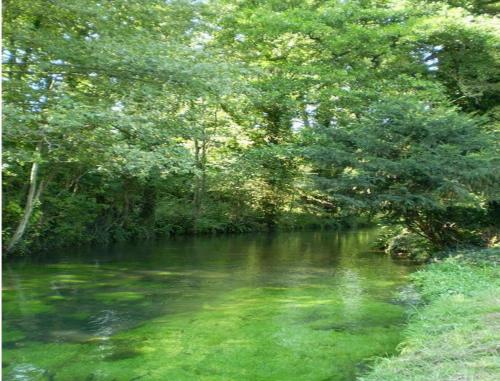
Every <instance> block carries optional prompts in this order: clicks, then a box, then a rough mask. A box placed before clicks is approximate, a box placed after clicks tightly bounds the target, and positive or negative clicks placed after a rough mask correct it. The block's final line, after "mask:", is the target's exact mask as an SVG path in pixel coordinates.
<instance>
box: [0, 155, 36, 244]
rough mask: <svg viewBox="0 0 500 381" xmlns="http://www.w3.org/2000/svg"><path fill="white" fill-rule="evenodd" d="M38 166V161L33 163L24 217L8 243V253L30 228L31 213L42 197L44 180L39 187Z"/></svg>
mask: <svg viewBox="0 0 500 381" xmlns="http://www.w3.org/2000/svg"><path fill="white" fill-rule="evenodd" d="M38 168H39V163H38V161H35V162H33V164H32V165H31V172H30V183H29V190H28V196H27V197H26V204H25V205H24V213H23V217H22V218H21V221H19V224H18V226H17V229H16V231H15V233H14V235H13V236H12V238H11V240H10V242H9V244H8V245H7V253H10V252H12V250H13V249H14V248H15V247H16V245H17V244H18V243H19V241H20V240H21V238H23V236H24V233H25V232H26V229H27V228H28V225H29V220H30V218H31V215H32V214H33V208H34V206H35V204H36V202H37V201H38V199H39V198H40V194H41V193H42V190H43V186H44V182H43V181H41V182H40V185H39V186H38V187H37V180H38Z"/></svg>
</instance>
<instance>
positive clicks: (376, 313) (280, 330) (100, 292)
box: [3, 230, 412, 381]
mask: <svg viewBox="0 0 500 381" xmlns="http://www.w3.org/2000/svg"><path fill="white" fill-rule="evenodd" d="M374 234H375V232H374V231H369V230H367V231H358V232H348V233H345V232H344V233H339V232H334V233H332V232H307V233H284V234H277V235H265V234H263V235H243V236H236V237H218V238H195V239H179V240H176V241H169V242H165V243H158V244H154V245H149V246H121V247H116V248H114V249H108V250H101V251H99V250H92V251H89V250H82V251H81V252H78V253H71V255H67V254H66V253H56V254H55V255H53V256H51V257H46V258H37V259H36V260H33V261H30V260H24V261H22V262H20V263H11V264H5V265H4V268H5V272H4V291H3V297H4V315H3V319H4V331H3V333H4V341H3V346H4V359H5V362H4V370H3V376H4V379H6V380H19V379H33V380H38V379H53V380H72V381H73V380H77V379H82V380H87V379H89V380H90V379H92V380H113V379H116V380H122V379H123V380H129V379H133V378H134V377H145V375H147V377H146V378H145V379H148V380H165V379H175V380H198V379H200V380H203V379H207V380H208V379H210V380H218V379H220V380H223V379H229V380H232V379H238V380H259V379H262V380H287V381H288V380H307V381H311V380H322V379H331V380H350V379H353V378H354V377H355V374H356V372H357V369H359V366H358V365H359V363H360V361H363V360H364V359H366V358H367V357H370V356H373V355H380V354H383V353H385V352H390V351H392V350H394V347H395V345H396V343H397V341H398V340H399V326H400V325H401V322H402V321H403V318H404V308H403V307H402V306H400V305H395V304H391V300H392V298H393V296H394V292H395V290H396V289H397V288H398V287H400V286H401V285H403V284H405V282H406V275H407V274H408V273H409V272H410V271H412V268H410V267H408V266H404V265H402V264H398V263H395V262H393V261H391V260H390V259H389V258H387V257H385V256H380V255H374V254H373V253H370V252H369V250H368V249H369V244H370V242H372V240H373V239H374ZM271 359H272V360H271ZM263 364H265V365H263ZM47 377H52V378H47Z"/></svg>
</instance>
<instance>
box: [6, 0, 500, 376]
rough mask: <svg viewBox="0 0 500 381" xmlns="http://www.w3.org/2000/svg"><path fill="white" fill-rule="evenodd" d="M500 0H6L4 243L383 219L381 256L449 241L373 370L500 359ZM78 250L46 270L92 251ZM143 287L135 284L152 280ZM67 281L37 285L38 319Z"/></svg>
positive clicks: (479, 366) (51, 246)
mask: <svg viewBox="0 0 500 381" xmlns="http://www.w3.org/2000/svg"><path fill="white" fill-rule="evenodd" d="M498 11H499V7H498V4H497V3H496V2H492V1H487V0H433V1H419V0H347V1H344V0H331V1H330V0H326V1H316V0H308V1H304V0H286V1H283V0H266V1H252V0H238V1H233V0H207V1H188V0H173V1H164V0H149V1H148V2H146V3H145V2H144V1H139V0H116V1H99V0H88V1H81V0H58V1H50V2H49V1H40V0H16V1H12V0H6V1H4V4H3V77H2V84H3V177H2V178H3V185H2V187H3V188H2V190H3V198H2V202H3V205H2V207H3V214H2V216H3V226H2V238H3V245H4V247H3V248H4V251H3V252H4V256H6V257H8V258H9V260H10V259H13V260H19V259H20V258H22V257H23V256H24V257H25V258H26V260H27V261H30V260H32V258H33V255H35V254H41V253H49V252H53V251H58V250H63V251H67V250H69V249H73V248H74V247H76V246H80V247H84V246H87V247H102V246H103V245H106V244H111V243H113V244H119V243H122V244H123V243H125V242H136V243H138V242H141V243H142V244H143V245H145V247H146V246H147V245H149V244H152V242H153V241H154V240H155V239H162V238H164V237H170V236H180V235H191V236H197V235H207V234H215V233H243V232H256V231H262V232H264V231H276V230H282V231H283V230H292V229H306V228H330V229H331V228H343V227H356V226H368V225H371V224H374V223H378V224H381V225H383V226H384V229H385V230H384V232H383V233H382V234H381V238H379V242H378V246H379V248H380V249H383V250H385V251H386V252H387V253H388V255H389V256H391V257H393V258H404V259H406V260H410V261H413V260H417V261H420V262H425V261H439V262H440V263H437V264H432V265H430V266H429V267H427V268H426V269H424V270H422V272H417V275H415V279H416V282H417V283H418V285H419V290H420V292H421V293H422V295H423V300H424V301H425V302H426V303H428V304H425V305H423V306H421V307H418V310H419V311H422V312H421V313H422V315H421V316H419V315H417V316H415V317H413V320H411V322H410V326H409V328H408V332H407V341H406V344H405V345H406V346H403V348H405V349H404V350H403V351H402V353H401V354H400V356H398V357H395V358H393V359H390V360H387V361H382V362H380V363H378V364H377V365H375V369H374V372H373V373H372V374H371V376H367V377H368V379H369V380H374V379H377V380H385V379H387V380H391V379H394V380H396V379H397V375H398V374H404V375H405V377H407V379H408V380H412V379H415V380H420V379H422V380H424V379H433V378H432V377H434V379H435V380H438V379H450V380H452V379H457V377H458V379H460V378H465V379H467V378H471V377H473V378H477V379H490V378H491V379H494V378H495V375H497V374H498V372H497V371H495V366H496V365H495V363H497V362H498V357H497V356H496V355H495V353H494V350H493V346H494V345H493V341H495V340H496V339H497V338H496V337H495V335H494V330H493V328H494V327H495V324H496V320H495V317H496V316H497V315H496V313H497V312H495V311H496V310H495V307H494V305H495V300H496V299H495V298H493V297H492V295H493V294H494V293H495V290H498V283H497V282H496V281H495V276H496V275H497V273H496V267H495V266H496V262H497V260H496V259H494V260H492V258H496V256H497V253H498V250H497V249H494V248H491V247H494V246H495V245H498V230H499V225H498V224H499V222H500V196H499V194H498V189H499V187H498V184H499V183H500V182H499V174H500V170H499V169H500V166H499V155H498V148H499V146H498V141H499V139H498V131H499V128H498V126H499V122H498V120H499V115H500V114H499V112H500V106H499V99H500V87H499V85H498V78H499V75H500V65H499V54H498V51H499V49H498V46H499V42H500V27H499V23H498V18H497V17H496V13H497V12H498ZM200 239H201V238H200ZM92 245H94V246H92ZM488 247H490V248H489V249H488ZM460 250H462V251H460ZM77 252H79V251H78V250H77ZM445 252H446V253H449V255H450V256H451V257H453V258H454V259H447V260H442V259H439V257H440V256H441V255H442V254H441V253H445ZM137 253H140V251H137ZM210 253H212V252H211V251H210ZM457 253H466V254H460V255H462V257H461V259H459V258H456V257H457V255H458V254H457ZM485 253H486V254H485ZM495 253H496V254H495ZM75 255H76V254H75ZM374 255H376V254H374ZM91 257H92V255H91ZM30 258H31V259H30ZM92 258H93V257H92ZM193 261H194V262H196V261H195V259H193ZM96 263H97V260H96ZM96 266H97V265H96ZM116 266H118V264H116ZM134 266H135V265H134ZM42 267H43V266H42ZM167 267H168V266H167ZM124 268H126V266H125V265H124ZM12 271H13V273H12V274H24V275H27V274H28V273H29V271H28V272H26V273H24V272H23V271H24V270H23V271H21V272H20V273H17V272H16V271H17V270H16V269H15V266H14V267H13V270H12ZM30 271H31V270H30ZM40 271H41V270H40ZM58 271H59V270H58ZM60 271H62V272H64V271H66V270H63V269H62V268H61V269H60ZM68 271H69V272H68V273H60V274H59V275H55V274H56V273H50V271H48V274H46V275H47V277H46V278H44V280H43V279H42V280H40V281H41V282H44V281H45V282H46V283H45V284H51V283H50V282H51V279H52V278H51V277H54V276H55V277H56V278H57V276H60V275H61V276H63V277H64V276H69V277H70V278H71V279H73V278H72V277H74V276H77V274H76V273H78V272H79V271H83V270H81V269H80V268H78V270H76V269H75V270H74V271H75V272H76V273H74V272H73V270H68ZM89 271H90V270H89ZM92 271H94V270H92ZM95 271H98V270H95ZM165 271H167V272H168V271H173V272H175V270H172V269H170V268H169V267H168V270H165ZM24 275H23V276H22V277H24ZM32 275H33V276H34V277H36V271H34V274H32ZM87 275H88V274H87ZM20 276H21V275H20ZM137 276H139V275H137ZM141 276H142V275H141ZM22 277H21V278H22ZM42 278H43V277H42ZM77 278H78V276H77ZM12 279H15V277H14V278H12ZM71 279H70V280H71ZM141 279H142V278H141ZM322 279H323V278H322ZM76 281H77V282H76V283H75V285H73V286H72V287H76V289H78V287H79V286H77V284H80V283H81V282H80V281H79V280H78V279H76ZM190 281H191V280H190ZM323 281H324V279H323ZM13 282H14V281H13ZM79 282H80V283H79ZM145 282H146V280H145ZM186 282H188V280H186ZM195 282H196V281H195ZM70 283H71V282H70ZM104 283H106V282H104ZM139 283H140V282H139ZM174 283H175V282H174ZM285 283H286V282H285ZM14 284H15V282H14V283H12V289H13V290H14V289H15V288H16V287H15V286H14ZM352 284H353V285H354V284H356V282H354V280H353V283H352ZM479 285H484V287H479ZM32 286H34V285H33V284H30V285H29V286H28V288H30V287H32ZM108 286H109V285H105V284H103V285H102V287H104V288H106V287H108ZM448 286H449V287H448ZM82 287H83V286H82ZM353 287H354V286H353ZM381 287H382V286H381ZM368 288H369V289H370V290H371V288H370V287H368ZM479 288H481V290H480V289H479ZM32 291H33V290H32ZM129 291H130V290H128V289H127V290H126V291H125V292H126V294H123V295H122V296H123V298H124V299H123V300H122V301H121V302H122V303H124V305H125V304H126V301H127V300H129V299H128V297H129V296H130V298H131V299H130V300H134V298H136V297H137V298H139V297H138V296H137V295H132V294H133V293H132V294H129V293H128V292H129ZM237 291H238V290H235V292H237ZM393 291H395V290H393ZM72 292H73V291H72ZM74 292H76V291H74ZM81 292H83V293H84V294H85V292H84V291H81ZM334 292H337V291H336V290H335V291H334ZM370 292H371V291H370ZM33 293H34V294H33V295H35V294H36V295H38V294H37V293H36V292H35V291H33ZM57 296H58V295H45V296H43V297H42V295H38V296H34V297H33V300H31V299H30V298H28V299H26V300H31V302H33V303H34V304H33V306H34V308H35V310H33V311H32V312H33V313H32V314H28V315H29V316H31V317H29V319H35V321H36V320H37V319H38V318H39V317H40V316H41V315H43V314H45V313H46V314H48V315H50V311H49V310H48V309H47V308H49V307H47V305H48V304H50V305H51V306H52V307H54V306H53V305H52V303H55V304H57V303H59V302H56V301H55V299H50V298H51V297H57ZM59 296H60V295H59ZM142 296H144V295H142ZM142 296H141V297H140V298H139V299H141V298H142ZM299 296H300V295H299ZM306 296H307V297H310V296H311V295H309V294H307V295H306ZM11 297H12V298H13V300H17V301H22V300H25V299H24V296H23V295H16V296H11ZM38 297H40V298H42V299H43V298H45V297H46V298H49V299H47V300H46V301H44V302H42V300H41V299H37V298H38ZM56 299H57V298H56ZM139 299H137V300H139ZM49 300H50V302H48V301H49ZM130 300H129V301H130ZM31 302H30V303H31ZM94 302H96V301H94ZM16 303H17V302H16ZM16 303H14V304H11V305H10V307H8V308H10V313H14V315H15V311H16V308H18V307H14V305H17V304H16ZM47 303H48V304H47ZM60 303H63V304H64V303H67V302H62V301H61V302H60ZM96 303H97V302H96ZM118 304H119V303H118ZM64 305H65V306H66V307H67V304H64ZM37 306H38V307H39V308H40V310H36V309H37V308H38V307H37ZM147 306H148V308H153V307H152V306H150V305H147ZM460 306H463V313H460V314H453V315H452V312H454V311H456V309H457V308H459V307H460ZM52 307H50V308H52ZM115 307H116V305H115ZM61 308H63V306H61ZM63 309H64V308H63ZM28 310H29V308H28V309H27V310H25V311H28ZM56 310H57V308H56ZM278 310H279V308H278V309H277V311H278ZM13 311H14V312H13ZM37 314H41V315H40V316H38V315H37ZM8 315H9V310H7V316H8ZM396 315H397V314H396ZM50 316H52V315H50ZM207 316H208V315H207ZM332 316H333V315H332ZM398 316H399V315H398ZM87 318H88V319H91V318H92V317H91V316H90V315H89V316H86V317H74V319H76V320H78V319H83V320H85V319H87ZM155 318H156V315H155ZM332 318H333V317H332ZM16 319H20V320H16ZM207 319H208V318H207ZM14 320H15V321H17V323H18V324H21V322H22V318H21V315H20V316H17V317H16V318H14ZM76 320H75V321H76ZM83 320H82V321H83ZM396 320H397V319H396ZM17 323H16V324H17ZM490 323H491V325H489V326H488V324H490ZM22 324H24V323H22ZM22 324H21V325H22ZM263 324H264V323H263ZM434 324H435V327H436V328H435V330H433V329H431V328H432V327H433V326H434ZM24 327H25V330H28V331H29V328H26V327H32V326H31V325H30V324H26V325H24ZM22 331H23V329H20V330H19V331H16V332H17V333H19V334H20V335H21V333H22ZM23 335H24V336H23ZM20 337H24V339H20V340H27V341H28V342H30V343H31V344H32V341H36V340H38V339H36V338H33V337H30V336H29V335H28V336H27V338H26V332H24V333H23V334H22V335H21V336H20ZM393 338H394V337H393ZM424 338H425V340H426V341H427V342H426V343H424ZM427 339H428V340H427ZM440 339H441V343H440V342H439V340H440ZM61 340H62V341H63V342H65V340H66V339H61ZM49 341H50V340H49ZM70 341H71V340H70ZM390 342H392V343H394V340H392V339H391V340H390ZM443 343H445V344H446V345H445V344H443ZM31 344H30V345H29V346H28V347H29V348H31V349H33V348H32V347H31ZM87 344H88V343H87ZM87 344H85V345H87ZM386 344H387V343H385V344H384V345H382V347H383V348H388V347H386V346H385V345H386ZM440 344H442V345H440ZM12 345H13V346H16V345H17V344H16V340H14V339H13V340H12ZM325 345H326V344H325ZM387 345H389V344H387ZM389 346H390V345H389ZM44 348H45V347H44V346H40V347H39V348H38V349H39V350H40V353H43V352H44ZM61 348H62V347H61ZM61 348H59V349H61ZM78 348H79V347H78ZM86 348H88V347H86ZM460 348H463V351H461V350H460ZM465 348H469V349H470V351H469V352H467V351H466V350H465ZM446 349H448V350H446ZM26 353H27V352H26ZM69 353H73V354H74V353H76V352H71V351H69ZM359 353H361V352H359ZM363 353H365V352H363ZM366 353H368V352H366ZM387 353H391V351H390V350H385V349H384V350H383V353H381V354H387ZM369 356H372V353H371V352H370V353H369ZM14 357H15V356H14ZM118 357H119V356H118ZM361 357H363V356H360V358H361ZM430 358H432V359H433V360H432V361H433V362H435V364H434V363H433V366H430V365H429V363H430V362H432V361H431V360H430ZM413 360H415V361H414V362H413ZM14 363H15V361H14ZM12 364H13V363H12ZM12 364H11V365H12ZM423 364H426V365H425V366H424V365H423ZM12 366H14V365H12ZM349 366H351V367H352V366H354V365H353V364H350V365H349ZM14 368H15V366H14ZM14 368H12V369H14ZM306 368H307V367H306ZM306 368H304V369H306ZM16 369H17V368H16ZM23 369H24V368H23ZM350 369H351V370H349V371H345V372H347V373H342V372H344V370H343V371H342V372H341V373H339V375H337V376H336V377H340V378H339V379H341V377H344V378H345V379H348V377H351V378H352V377H355V376H357V375H358V373H356V372H353V371H352V368H350ZM391 369H392V370H391ZM18 370H19V369H18ZM21 371H22V369H21ZM13 372H14V373H12V374H13V375H12V377H17V376H19V374H20V373H19V374H18V373H15V372H16V371H13ZM304 372H306V371H305V370H304ZM396 372H398V373H396ZM426 372H427V373H426ZM21 373H22V372H21ZM49 373H50V372H49ZM49 373H47V374H49ZM285 373H286V372H285ZM285 373H282V375H283V377H285V376H284V374H285ZM40 374H42V373H40ZM47 374H46V373H43V375H42V376H40V377H49V376H47ZM50 374H51V373H50ZM21 376H22V374H21ZM21 376H19V377H21ZM320 376H321V377H323V376H324V374H323V373H322V370H321V369H320V370H318V377H320ZM37 377H38V376H37ZM82 377H83V376H82ZM92 377H99V376H98V375H97V373H96V375H95V376H92ZM186 377H188V376H186ZM325 377H326V376H325ZM346 377H347V378H346ZM370 377H372V378H370ZM454 377H455V378H454ZM277 379H279V377H277ZM318 379H319V378H318Z"/></svg>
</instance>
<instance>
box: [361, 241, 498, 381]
mask: <svg viewBox="0 0 500 381" xmlns="http://www.w3.org/2000/svg"><path fill="white" fill-rule="evenodd" d="M499 263H500V248H492V249H487V250H481V251H462V252H456V253H454V254H453V256H452V257H450V258H447V259H444V260H442V261H439V262H437V263H433V264H431V265H429V266H428V267H426V268H425V269H424V270H421V271H419V272H417V273H416V274H415V275H414V282H415V285H416V288H417V291H418V293H419V294H420V296H421V298H422V301H423V303H424V304H422V305H421V306H419V307H417V308H416V311H415V313H414V315H413V316H412V318H411V319H410V323H409V325H408V327H407V330H406V339H405V341H404V342H403V343H402V344H401V352H400V354H399V355H398V356H395V357H392V358H388V359H383V360H381V361H380V362H378V363H377V364H376V365H375V367H374V369H373V370H372V371H371V372H370V373H369V374H368V375H366V376H365V377H362V378H361V380H363V381H375V380H376V381H392V380H394V381H401V380H405V381H413V380H414V381H417V380H418V381H420V380H422V381H424V380H425V381H434V380H435V381H445V380H450V381H451V380H453V381H458V380H470V381H473V380H474V381H479V380H498V379H500V356H499V344H500V269H499V266H498V264H499Z"/></svg>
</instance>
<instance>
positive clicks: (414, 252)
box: [385, 229, 432, 261]
mask: <svg viewBox="0 0 500 381" xmlns="http://www.w3.org/2000/svg"><path fill="white" fill-rule="evenodd" d="M431 251H432V247H430V245H429V243H428V241H427V240H426V239H425V238H423V237H421V236H419V235H417V234H415V233H411V232H409V231H408V230H406V229H404V230H403V231H401V232H400V233H399V234H398V235H396V236H394V237H392V238H390V239H389V241H388V242H387V247H386V249H385V252H386V253H387V254H389V255H391V256H392V257H395V258H408V259H412V260H415V261H425V260H426V259H428V258H429V257H430V255H431Z"/></svg>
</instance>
